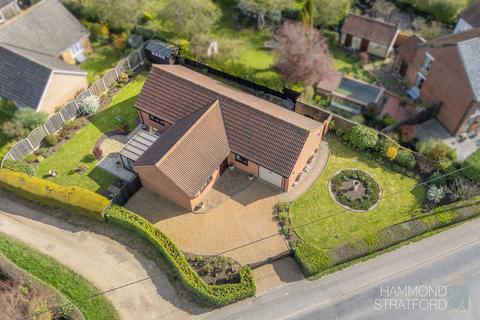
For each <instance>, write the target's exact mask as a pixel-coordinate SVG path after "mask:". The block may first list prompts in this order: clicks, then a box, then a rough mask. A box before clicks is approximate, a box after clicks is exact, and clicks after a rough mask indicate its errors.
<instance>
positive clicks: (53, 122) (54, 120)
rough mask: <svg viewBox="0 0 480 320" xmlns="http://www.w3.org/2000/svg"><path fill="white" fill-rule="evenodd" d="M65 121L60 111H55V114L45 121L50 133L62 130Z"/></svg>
mask: <svg viewBox="0 0 480 320" xmlns="http://www.w3.org/2000/svg"><path fill="white" fill-rule="evenodd" d="M63 124H64V122H63V120H62V117H61V116H60V114H59V113H55V114H54V115H53V116H51V117H50V118H49V119H48V120H47V121H46V122H45V127H46V128H47V130H48V133H49V134H52V133H55V132H57V131H58V130H60V129H61V128H62V126H63Z"/></svg>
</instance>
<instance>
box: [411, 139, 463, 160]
mask: <svg viewBox="0 0 480 320" xmlns="http://www.w3.org/2000/svg"><path fill="white" fill-rule="evenodd" d="M417 148H418V152H420V153H421V154H423V155H424V156H426V157H429V158H430V159H433V160H437V161H442V160H452V161H453V160H455V159H457V154H456V152H455V149H453V148H452V147H450V146H449V145H447V144H446V143H444V142H443V141H442V140H439V139H429V140H427V141H425V142H421V143H419V144H418V146H417Z"/></svg>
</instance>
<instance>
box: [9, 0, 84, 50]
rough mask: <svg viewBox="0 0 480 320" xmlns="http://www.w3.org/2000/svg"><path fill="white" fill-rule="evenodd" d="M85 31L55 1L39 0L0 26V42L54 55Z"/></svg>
mask: <svg viewBox="0 0 480 320" xmlns="http://www.w3.org/2000/svg"><path fill="white" fill-rule="evenodd" d="M88 34H89V33H88V30H87V29H85V27H83V26H82V25H81V24H80V22H79V21H78V20H77V19H76V18H75V17H74V16H73V15H72V14H71V13H70V12H69V11H68V10H67V9H66V8H65V7H64V6H63V5H62V4H61V3H60V2H59V1H58V0H43V1H41V2H39V3H38V4H36V5H34V6H33V7H31V8H30V9H28V10H26V11H23V12H21V13H20V14H18V15H17V16H15V17H14V18H12V19H10V20H8V21H7V22H6V23H4V24H3V25H2V26H1V27H0V45H10V46H14V47H17V48H21V49H26V50H32V51H35V52H39V53H44V54H48V55H51V56H55V57H57V56H58V55H60V53H62V52H63V51H64V50H66V49H67V48H69V47H70V46H72V45H73V44H75V43H76V42H78V41H79V40H80V39H81V38H82V37H84V36H86V35H88Z"/></svg>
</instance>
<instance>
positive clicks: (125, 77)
mask: <svg viewBox="0 0 480 320" xmlns="http://www.w3.org/2000/svg"><path fill="white" fill-rule="evenodd" d="M117 81H118V82H120V83H124V84H125V83H127V82H128V74H127V73H126V72H122V73H121V74H120V75H119V76H118V79H117Z"/></svg>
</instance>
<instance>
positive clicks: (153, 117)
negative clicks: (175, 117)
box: [148, 114, 165, 126]
mask: <svg viewBox="0 0 480 320" xmlns="http://www.w3.org/2000/svg"><path fill="white" fill-rule="evenodd" d="M148 117H149V118H150V120H152V121H153V122H156V123H158V124H159V125H161V126H165V120H162V119H160V118H158V117H155V116H153V115H151V114H150V115H148Z"/></svg>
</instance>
